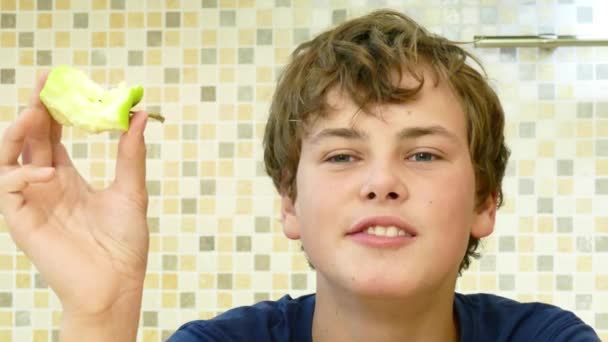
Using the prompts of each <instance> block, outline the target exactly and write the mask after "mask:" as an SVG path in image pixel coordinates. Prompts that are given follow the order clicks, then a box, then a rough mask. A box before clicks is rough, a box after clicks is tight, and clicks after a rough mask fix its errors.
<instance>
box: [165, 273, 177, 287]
mask: <svg viewBox="0 0 608 342" xmlns="http://www.w3.org/2000/svg"><path fill="white" fill-rule="evenodd" d="M162 279H163V281H162V286H163V289H164V290H175V289H177V274H175V273H168V274H167V273H165V274H163V275H162Z"/></svg>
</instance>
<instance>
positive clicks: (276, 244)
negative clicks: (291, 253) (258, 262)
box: [272, 234, 289, 252]
mask: <svg viewBox="0 0 608 342" xmlns="http://www.w3.org/2000/svg"><path fill="white" fill-rule="evenodd" d="M288 242H289V240H287V239H286V238H285V236H283V235H278V234H277V235H275V236H273V237H272V251H273V252H287V249H288V247H289V243H288Z"/></svg>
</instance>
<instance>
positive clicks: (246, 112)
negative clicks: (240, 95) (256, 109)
mask: <svg viewBox="0 0 608 342" xmlns="http://www.w3.org/2000/svg"><path fill="white" fill-rule="evenodd" d="M252 117H253V108H252V106H251V105H249V104H239V105H238V119H239V120H243V121H246V120H251V119H252Z"/></svg>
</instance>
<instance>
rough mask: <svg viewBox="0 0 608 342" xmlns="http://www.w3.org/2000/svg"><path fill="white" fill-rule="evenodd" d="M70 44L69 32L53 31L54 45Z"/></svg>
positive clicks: (63, 45) (58, 46) (66, 45)
mask: <svg viewBox="0 0 608 342" xmlns="http://www.w3.org/2000/svg"><path fill="white" fill-rule="evenodd" d="M70 46H71V40H70V32H55V47H56V48H66V47H70Z"/></svg>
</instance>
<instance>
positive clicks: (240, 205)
mask: <svg viewBox="0 0 608 342" xmlns="http://www.w3.org/2000/svg"><path fill="white" fill-rule="evenodd" d="M236 213H237V214H239V215H249V214H251V213H252V202H251V198H249V197H245V198H243V197H241V198H238V199H237V200H236Z"/></svg>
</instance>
